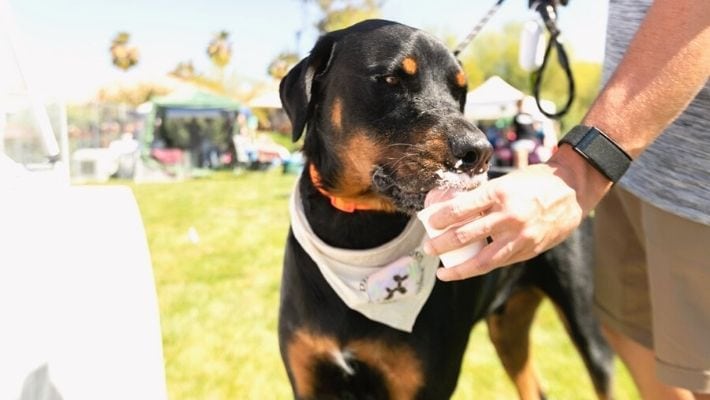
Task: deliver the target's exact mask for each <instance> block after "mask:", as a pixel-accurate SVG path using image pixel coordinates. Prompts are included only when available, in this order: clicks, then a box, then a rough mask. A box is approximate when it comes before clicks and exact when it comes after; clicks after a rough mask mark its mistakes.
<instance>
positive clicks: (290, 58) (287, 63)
mask: <svg viewBox="0 0 710 400" xmlns="http://www.w3.org/2000/svg"><path fill="white" fill-rule="evenodd" d="M298 59H299V57H298V54H296V53H294V52H288V51H284V52H281V54H279V55H278V56H276V58H275V59H274V60H273V61H272V62H271V63H270V64H269V67H268V68H267V72H268V73H269V75H270V76H272V77H273V78H274V79H277V80H280V79H283V77H284V76H286V74H287V73H288V71H289V70H290V69H291V67H293V66H294V65H296V63H297V62H298Z"/></svg>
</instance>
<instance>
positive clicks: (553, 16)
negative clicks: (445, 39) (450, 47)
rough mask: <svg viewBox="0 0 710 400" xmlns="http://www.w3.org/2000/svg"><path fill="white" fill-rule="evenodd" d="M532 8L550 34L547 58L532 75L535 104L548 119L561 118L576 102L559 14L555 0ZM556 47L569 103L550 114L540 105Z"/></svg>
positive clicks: (470, 38)
mask: <svg viewBox="0 0 710 400" xmlns="http://www.w3.org/2000/svg"><path fill="white" fill-rule="evenodd" d="M503 1H504V0H497V1H496V3H495V4H494V5H493V7H491V8H490V9H489V10H488V12H487V13H486V15H485V16H484V17H483V18H482V19H481V20H480V21H478V23H477V24H476V25H475V26H474V27H473V29H472V30H471V32H470V33H469V34H468V35H467V36H466V37H465V38H464V40H462V41H461V43H459V45H458V46H456V48H455V49H454V52H453V53H454V56H456V57H458V56H459V54H461V52H462V51H463V50H464V49H465V48H466V47H467V46H468V45H469V44H470V43H471V42H472V41H473V39H474V38H475V37H476V36H477V35H478V33H479V32H481V29H483V27H484V26H485V25H486V23H487V22H488V21H489V20H490V19H491V18H492V17H493V15H494V14H495V13H496V12H497V11H498V9H500V7H501V6H502V5H503ZM559 1H560V2H561V3H562V4H563V5H567V0H559ZM529 6H530V8H533V7H534V8H535V10H536V11H537V12H538V13H540V16H541V17H542V20H543V21H544V23H545V27H546V28H547V31H548V32H549V33H550V40H549V42H547V48H546V49H545V56H544V57H543V60H542V65H540V68H539V69H538V70H537V71H535V72H534V73H533V74H532V86H533V96H534V97H535V103H536V104H537V108H538V109H539V110H540V112H541V113H542V114H543V115H545V116H547V117H548V118H560V117H561V116H563V115H565V114H567V112H568V111H569V109H570V107H571V106H572V102H573V101H574V94H575V93H574V76H573V75H572V68H571V67H570V63H569V58H568V57H567V52H566V51H565V48H564V46H563V45H562V42H561V41H560V30H559V29H558V28H557V23H556V21H557V12H556V10H555V0H540V1H532V0H531V1H530V2H529ZM553 46H554V48H555V50H556V51H557V62H558V63H559V64H560V66H561V67H562V69H563V70H564V72H565V74H566V75H567V84H568V85H567V93H568V96H567V102H566V103H565V105H564V107H562V109H561V110H559V111H557V112H548V111H545V110H544V109H543V108H542V104H541V103H540V86H541V83H542V77H543V73H544V72H545V68H546V67H547V61H548V59H549V57H550V51H551V50H552V47H553Z"/></svg>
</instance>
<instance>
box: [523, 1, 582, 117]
mask: <svg viewBox="0 0 710 400" xmlns="http://www.w3.org/2000/svg"><path fill="white" fill-rule="evenodd" d="M536 10H537V11H538V12H539V13H540V15H541V16H542V20H543V21H544V22H545V27H546V28H547V31H548V32H549V33H550V41H549V42H547V48H546V49H545V57H543V59H542V65H540V69H538V70H537V71H535V73H534V74H533V75H532V80H533V96H534V97H535V103H537V108H538V110H540V112H541V113H543V114H544V115H545V116H546V117H548V118H560V117H561V116H563V115H565V114H567V112H568V111H569V109H570V107H571V106H572V102H573V101H574V76H573V75H572V68H571V67H570V64H569V58H568V57H567V51H565V48H564V46H563V45H562V42H560V30H559V29H558V28H557V24H556V20H557V12H556V10H555V6H554V5H553V4H552V3H551V2H549V1H541V2H539V3H537V6H536ZM553 46H554V47H555V51H557V62H558V63H559V64H560V67H562V69H563V70H564V71H565V75H566V76H567V93H568V96H567V102H566V103H565V105H564V107H562V109H561V110H560V111H557V112H547V111H545V110H544V109H543V108H542V104H540V86H541V82H542V75H543V73H544V72H545V67H547V60H548V59H549V57H550V51H551V50H552V47H553Z"/></svg>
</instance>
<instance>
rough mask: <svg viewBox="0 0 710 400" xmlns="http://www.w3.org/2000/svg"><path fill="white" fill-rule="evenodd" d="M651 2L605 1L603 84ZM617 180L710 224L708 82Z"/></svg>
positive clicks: (683, 214) (647, 198) (641, 195)
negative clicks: (606, 13) (607, 3)
mask: <svg viewBox="0 0 710 400" xmlns="http://www.w3.org/2000/svg"><path fill="white" fill-rule="evenodd" d="M652 2H653V1H652V0H610V1H609V20H608V28H607V37H606V54H605V61H604V73H603V77H602V81H603V82H604V83H606V81H607V80H608V79H609V78H610V77H611V74H612V73H613V72H614V69H616V66H617V65H618V63H619V62H620V61H621V58H622V57H623V55H624V53H625V52H626V48H627V47H628V45H629V42H630V41H631V39H632V38H633V36H634V34H635V33H636V30H637V29H638V27H639V25H640V24H641V21H642V20H643V19H644V17H645V15H646V11H647V9H648V7H649V6H650V5H651V3H652ZM698 12H707V10H698ZM669 84H672V83H670V82H669ZM619 184H620V185H621V186H622V187H623V188H625V189H627V190H629V191H630V192H632V193H634V194H635V195H636V196H638V197H639V198H641V199H643V200H645V201H647V202H648V203H650V204H652V205H654V206H656V207H658V208H661V209H663V210H665V211H668V212H670V213H673V214H676V215H679V216H681V217H684V218H687V219H690V220H692V221H696V222H699V223H702V224H705V225H710V81H708V82H706V84H705V87H703V89H702V90H701V91H700V93H699V94H698V95H697V97H696V98H695V99H694V100H693V102H692V103H691V104H690V106H688V108H687V109H686V110H685V112H683V114H682V115H681V116H680V117H678V119H677V120H676V121H675V122H674V123H673V124H672V125H671V126H669V127H668V129H666V130H665V132H663V133H662V134H661V135H660V136H659V137H658V138H657V139H656V141H655V142H653V143H652V144H651V146H649V147H648V148H647V150H646V151H645V152H644V153H643V154H642V155H641V156H640V157H638V159H636V160H635V161H634V162H633V163H632V164H631V167H630V168H629V170H628V171H627V172H626V175H624V177H623V178H622V179H621V182H620V183H619Z"/></svg>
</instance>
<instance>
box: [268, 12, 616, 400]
mask: <svg viewBox="0 0 710 400" xmlns="http://www.w3.org/2000/svg"><path fill="white" fill-rule="evenodd" d="M466 89H467V83H466V78H465V75H464V73H463V70H462V69H461V66H460V64H459V62H458V61H457V60H456V59H455V57H454V56H453V55H452V53H451V52H450V51H449V50H447V48H446V47H445V46H443V45H442V44H441V43H440V42H439V41H437V40H436V39H434V38H433V37H432V36H430V35H428V34H426V33H424V32H422V31H419V30H416V29H413V28H410V27H408V26H404V25H401V24H398V23H394V22H389V21H382V20H370V21H365V22H362V23H359V24H356V25H353V26H352V27H349V28H347V29H343V30H340V31H336V32H332V33H329V34H327V35H325V36H323V37H321V38H320V39H319V40H318V42H317V43H316V45H315V47H314V48H313V50H312V51H311V53H310V56H309V57H307V58H306V59H304V60H302V61H301V62H300V63H299V64H298V65H296V66H295V67H294V68H293V69H292V70H291V71H290V72H289V74H288V76H286V77H285V78H284V80H283V81H282V82H281V89H280V91H281V100H282V102H283V105H284V108H285V109H286V111H287V113H288V115H289V118H290V119H291V122H292V124H293V139H294V140H297V139H299V137H300V136H301V134H302V132H303V131H304V129H305V130H306V137H305V142H304V147H303V150H304V153H305V155H306V157H307V168H306V169H305V170H304V173H303V175H302V176H301V178H300V181H299V182H298V184H297V187H296V189H295V190H296V192H297V193H296V195H297V196H295V199H296V200H297V201H298V204H296V207H297V208H298V209H299V210H300V212H301V213H302V214H303V217H304V218H305V220H306V221H307V225H309V229H310V231H311V233H312V234H313V235H314V236H315V237H316V240H319V241H320V242H321V243H323V244H324V245H327V246H329V247H331V248H336V249H344V250H346V253H347V251H350V250H355V251H358V250H361V251H367V250H368V249H381V248H383V246H384V247H386V246H387V245H386V244H387V243H390V242H392V241H394V240H395V239H396V238H398V237H399V235H400V234H402V232H403V231H404V230H406V229H409V228H408V227H410V226H411V224H410V221H411V219H412V216H413V214H414V213H415V212H416V211H418V210H420V209H422V207H423V202H424V197H425V195H426V193H427V192H428V191H429V190H430V189H432V188H434V187H436V186H438V185H441V184H442V182H441V180H442V179H444V178H443V177H444V176H449V177H451V176H455V177H459V178H460V179H461V181H462V182H475V181H476V179H475V177H478V176H481V174H485V172H486V170H487V164H488V161H489V158H490V155H491V148H490V146H489V145H488V143H487V142H486V139H485V137H484V136H483V134H482V133H481V132H480V131H479V130H477V129H476V128H475V127H474V126H473V125H472V124H470V123H469V122H467V121H466V120H465V119H464V117H463V114H462V110H463V107H464V103H465V99H466ZM584 235H585V231H584V230H580V231H578V232H577V233H576V234H575V235H574V236H573V237H571V238H570V239H569V240H568V241H566V242H565V243H563V244H561V245H560V246H558V247H556V248H555V249H553V250H551V251H548V252H547V253H544V254H542V255H540V256H538V257H537V258H535V259H533V260H531V261H529V262H527V263H525V264H521V265H516V266H513V267H510V268H506V269H505V270H504V271H502V270H501V271H494V272H492V273H490V274H487V275H486V276H483V277H477V278H473V279H468V280H465V281H459V282H450V283H444V282H436V283H435V284H433V289H432V290H431V293H430V294H429V295H428V298H427V299H426V302H425V304H424V305H423V307H422V308H421V310H420V311H419V312H418V316H417V317H416V322H415V323H414V326H413V328H412V329H411V332H407V331H406V329H405V330H400V329H394V328H392V327H391V326H388V325H389V324H386V323H381V322H376V321H373V320H372V319H370V318H368V317H365V316H364V315H363V314H362V313H361V312H358V311H356V310H353V309H352V308H350V307H348V305H346V303H345V302H344V301H343V300H342V297H341V295H339V294H338V293H336V291H335V289H334V287H333V285H332V284H329V282H331V280H330V279H327V276H326V275H324V273H323V272H321V269H320V268H319V266H318V265H317V263H316V261H314V259H313V258H312V257H311V256H310V255H309V252H308V251H306V250H305V249H304V247H305V246H303V245H302V242H299V240H297V238H296V236H295V235H294V229H293V217H292V229H291V231H290V232H289V237H288V243H287V248H286V252H285V262H284V270H283V280H282V288H281V306H280V317H279V342H280V348H281V355H282V358H283V361H284V363H285V366H286V370H287V372H288V376H289V379H290V381H291V384H292V387H293V391H294V396H295V397H296V398H298V399H427V400H431V399H447V398H449V397H450V396H451V394H452V393H453V391H454V389H455V387H456V382H457V378H458V375H459V371H460V368H461V361H462V357H463V354H464V351H465V349H466V344H467V341H468V338H469V334H470V332H471V329H472V327H473V325H474V324H475V323H476V322H477V321H480V320H482V319H485V320H486V322H487V323H488V327H489V332H490V336H491V339H492V341H493V343H494V345H495V347H496V349H497V351H498V354H499V356H500V358H501V360H502V363H503V365H504V367H505V369H506V371H507V373H508V374H509V376H510V377H511V378H512V380H513V381H514V383H515V385H516V387H517V389H518V392H519V393H520V396H521V398H526V399H532V398H541V397H542V391H541V388H540V386H539V384H538V382H537V380H536V378H535V376H534V373H533V369H532V367H531V364H530V360H529V358H528V353H529V346H528V332H529V328H530V324H531V322H532V319H533V316H534V313H535V310H536V308H537V306H538V304H539V303H540V301H541V298H542V295H543V294H545V295H547V296H548V297H549V298H550V299H551V300H552V301H553V302H554V304H555V305H556V307H557V309H558V310H559V312H560V313H559V314H560V315H561V316H562V317H563V319H564V321H565V325H566V326H567V328H568V330H569V333H570V336H571V338H572V340H573V341H574V343H575V345H576V346H577V348H578V349H579V351H580V353H581V356H582V358H583V360H584V362H585V364H586V366H587V367H588V370H589V372H590V375H591V378H592V382H593V384H594V388H595V390H596V392H597V394H598V396H599V397H600V398H606V397H608V395H609V389H610V375H611V353H610V351H609V349H608V347H607V346H606V344H605V342H604V341H603V339H602V337H601V335H600V332H599V327H598V325H597V323H596V321H595V320H594V318H593V317H592V314H591V277H590V271H589V268H590V267H589V261H590V260H589V256H588V254H589V252H588V246H589V242H588V240H585V238H584V237H583V236H584ZM348 254H349V253H348ZM397 256H399V255H397ZM341 261H342V262H345V263H347V262H348V260H341ZM399 278H401V276H397V277H395V279H399ZM398 284H399V281H398ZM387 290H388V293H389V296H388V298H389V297H391V295H392V294H393V293H394V292H395V291H396V290H400V291H402V292H404V290H405V289H403V288H402V287H400V286H397V287H394V286H393V287H392V288H387Z"/></svg>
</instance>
